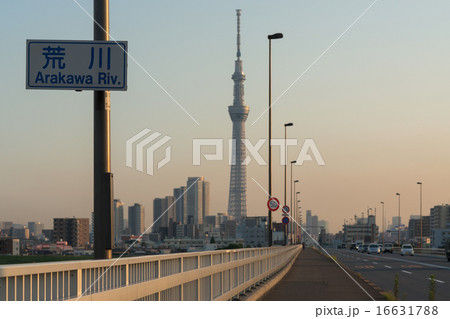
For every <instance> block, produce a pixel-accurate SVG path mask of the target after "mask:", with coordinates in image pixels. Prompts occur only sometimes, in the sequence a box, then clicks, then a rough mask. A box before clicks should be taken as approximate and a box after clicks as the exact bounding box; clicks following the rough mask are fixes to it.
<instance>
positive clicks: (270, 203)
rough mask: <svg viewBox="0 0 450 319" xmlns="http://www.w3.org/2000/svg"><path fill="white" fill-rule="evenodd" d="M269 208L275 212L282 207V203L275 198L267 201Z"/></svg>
mask: <svg viewBox="0 0 450 319" xmlns="http://www.w3.org/2000/svg"><path fill="white" fill-rule="evenodd" d="M267 207H269V209H270V210H271V211H273V212H274V211H276V210H277V209H278V208H279V207H280V201H279V200H278V199H276V198H275V197H272V198H269V200H268V201H267Z"/></svg>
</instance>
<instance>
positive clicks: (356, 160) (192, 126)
mask: <svg viewBox="0 0 450 319" xmlns="http://www.w3.org/2000/svg"><path fill="white" fill-rule="evenodd" d="M77 2H78V3H79V5H80V6H82V7H84V8H85V9H86V10H87V11H88V12H89V13H90V14H92V11H93V10H92V1H91V0H77ZM373 3H374V0H369V1H366V0H353V1H331V0H328V1H298V0H296V1H269V0H265V1H261V0H258V1H256V0H254V1H206V0H205V1H197V0H194V1H181V0H174V1H145V0H133V1H119V0H111V1H110V31H111V36H112V37H114V38H115V39H117V40H124V41H128V46H129V54H130V55H131V56H132V57H133V58H134V59H135V60H136V61H138V63H139V64H140V66H139V65H138V64H136V63H135V62H134V61H133V59H131V58H129V59H128V90H127V91H125V92H112V93H111V119H112V120H111V127H112V130H111V138H112V145H111V146H112V154H111V155H112V172H113V174H114V197H115V198H119V199H121V200H122V201H123V202H125V205H126V206H131V205H133V204H134V203H141V204H143V205H144V206H145V209H146V226H150V224H151V222H152V206H153V204H152V203H153V199H154V198H155V197H163V196H166V195H172V189H173V188H174V187H179V186H181V185H185V184H186V180H187V178H188V177H190V176H204V177H205V179H206V180H209V181H210V183H211V185H210V187H211V212H212V213H213V214H216V213H218V212H226V211H227V203H228V188H229V174H230V168H229V166H228V160H227V159H228V150H227V149H226V148H225V150H224V154H225V156H224V160H223V161H206V160H204V159H203V160H202V163H201V165H200V166H193V165H192V139H194V138H223V139H225V142H224V145H225V146H226V145H228V139H229V138H231V133H232V122H231V120H230V118H229V115H228V106H229V105H231V104H232V102H233V81H232V80H231V75H232V73H233V72H234V60H235V58H236V12H235V10H236V9H242V16H241V40H242V50H241V51H242V60H243V65H244V72H245V74H246V81H245V102H246V104H248V105H249V106H250V114H249V117H248V120H247V123H246V133H247V137H248V138H249V139H250V140H251V141H252V143H253V144H255V143H256V142H257V141H258V140H259V139H260V138H267V134H268V131H267V123H268V116H267V113H266V114H265V115H263V116H262V117H261V118H259V117H260V115H261V114H262V113H263V112H264V110H265V109H266V108H267V106H268V40H267V35H268V34H272V33H276V32H282V33H283V34H284V39H281V40H276V41H274V42H273V43H272V58H273V73H272V75H273V78H272V79H273V100H276V99H277V98H278V97H279V96H280V95H281V94H282V93H283V92H284V91H285V90H286V89H287V88H288V87H289V86H291V84H292V83H293V82H294V81H296V80H297V79H298V78H299V77H300V75H301V74H302V73H304V72H305V70H307V69H308V68H309V67H310V66H311V64H312V63H313V62H314V61H316V59H317V58H318V57H320V56H321V54H322V53H323V52H324V51H325V50H326V49H327V48H329V46H330V45H331V44H332V43H333V42H334V41H335V40H336V39H337V38H338V37H339V36H340V35H341V34H342V33H343V32H344V31H345V30H346V29H347V28H348V27H349V26H350V25H352V23H353V22H354V21H355V20H356V19H357V18H358V17H359V16H360V15H361V14H362V13H363V12H364V11H365V10H366V9H367V8H369V6H371V5H372V4H373ZM80 6H78V5H77V3H76V2H75V1H74V0H64V1H61V0H45V1H35V0H16V1H8V2H4V3H3V4H2V9H1V10H0V26H1V27H0V35H1V38H2V41H3V45H2V50H1V57H2V58H1V59H0V68H1V74H2V79H1V86H0V90H1V94H0V99H1V102H0V112H1V119H2V121H1V125H0V147H1V150H2V151H1V154H2V156H1V157H0V171H1V174H0V201H1V209H0V221H13V222H15V223H26V222H28V221H40V222H42V223H44V224H45V226H46V228H52V227H53V226H52V221H53V218H54V217H72V216H76V217H90V214H91V212H92V210H93V208H92V207H93V199H92V192H93V185H92V179H93V172H92V170H93V124H92V123H93V105H92V104H93V102H92V95H93V94H92V92H89V91H84V92H81V93H79V92H74V91H66V90H64V91H57V90H26V89H25V68H26V67H25V55H26V48H25V43H26V40H27V39H55V40H91V39H92V37H93V35H92V29H93V26H92V21H91V19H90V17H89V16H88V15H87V14H86V13H85V12H84V11H83V10H82V9H81V8H80ZM449 16H450V2H449V1H445V0H435V1H423V0H422V1H416V0H397V1H389V0H379V1H375V4H374V5H373V6H372V7H371V8H370V9H369V10H368V11H367V12H366V13H365V14H364V15H363V16H362V17H361V18H360V19H359V20H358V21H357V22H356V23H355V24H354V25H353V26H352V27H351V28H350V29H349V30H348V32H346V33H345V34H344V35H343V36H342V37H341V38H340V39H339V40H338V41H337V42H336V43H335V44H334V45H333V46H332V47H331V48H330V49H329V50H328V51H327V52H326V53H325V54H324V55H323V56H322V57H321V58H320V59H319V60H318V61H317V63H315V64H314V65H313V66H312V67H311V68H310V69H309V70H308V71H307V72H306V73H305V74H304V76H303V77H301V78H300V79H299V80H298V81H297V82H296V83H295V84H294V85H293V86H292V87H291V88H290V89H289V90H288V91H287V92H286V93H285V94H284V95H283V96H282V97H281V98H280V99H279V101H278V102H277V103H276V104H275V105H274V107H273V124H272V125H273V137H274V138H282V137H284V127H283V124H284V123H286V122H293V123H294V126H293V127H291V128H289V130H288V135H289V137H291V138H296V139H298V141H299V145H298V146H295V147H294V146H293V147H290V148H289V161H290V160H295V159H296V157H297V156H298V154H299V152H300V148H301V145H302V144H303V142H304V140H305V139H307V138H312V139H313V140H314V141H315V144H316V145H317V147H318V149H319V151H320V153H321V154H322V157H323V159H324V161H325V164H326V165H325V166H318V165H317V164H316V162H315V161H309V162H305V163H304V165H302V166H296V167H294V179H299V180H300V181H301V182H300V183H299V184H297V190H298V191H300V192H301V196H300V199H301V201H302V202H301V206H302V210H303V212H304V214H305V211H306V209H310V210H312V212H313V214H317V215H319V218H320V219H325V220H328V221H329V222H330V230H331V231H332V232H337V231H338V230H340V229H341V228H342V224H343V223H344V219H347V220H350V218H352V217H353V216H354V215H355V214H358V215H359V216H360V215H361V212H366V210H367V208H368V207H372V208H374V207H376V208H377V215H378V216H377V222H378V224H381V218H380V216H381V205H380V201H384V202H385V203H386V206H385V211H386V219H387V220H389V221H390V220H391V218H392V216H394V215H397V196H396V195H395V194H396V193H397V192H399V193H401V215H402V221H403V222H407V219H409V216H410V215H412V214H418V213H419V186H418V185H417V184H416V183H417V182H418V181H421V182H423V196H424V197H423V200H424V201H423V212H424V214H425V215H428V214H429V209H430V207H432V206H434V205H438V204H442V203H448V202H449V201H450V185H449V183H448V180H450V169H449V167H450V148H449V147H448V144H449V143H448V140H450V125H449V123H448V119H449V118H450V94H449V92H450V90H449V87H450V58H449V57H450V19H449ZM148 74H150V75H151V77H153V79H152V78H151V77H150V76H149V75H148ZM155 81H157V82H158V83H159V84H160V85H161V86H162V87H164V89H165V90H166V91H167V92H169V93H170V95H171V96H173V98H174V99H176V100H177V101H178V103H179V104H180V105H181V106H182V107H183V108H184V109H185V110H186V111H187V112H188V113H189V114H190V115H191V116H192V117H193V118H194V119H195V121H197V122H198V124H199V125H198V124H196V123H195V121H194V120H193V119H192V118H191V117H190V116H188V115H187V114H186V113H185V112H184V111H183V110H182V109H181V108H180V106H179V105H177V103H175V102H174V101H173V100H172V99H171V98H170V97H169V96H168V94H166V92H164V90H162V89H161V87H160V86H158V84H156V83H155ZM258 118H259V120H257V119H258ZM255 121H256V122H255ZM252 123H254V124H253V125H252ZM145 128H148V129H151V130H152V131H158V132H160V133H162V134H163V135H168V136H170V137H172V140H171V141H170V143H168V145H170V146H171V149H172V160H171V162H170V163H168V164H167V165H166V166H164V167H163V168H161V169H160V170H157V171H155V174H154V175H153V176H150V175H147V174H145V173H142V172H139V171H137V170H136V169H134V168H129V167H126V163H125V142H126V140H128V139H129V138H131V137H132V136H133V135H135V134H136V133H138V132H140V131H141V130H143V129H145ZM260 154H261V155H262V156H263V158H264V159H265V160H267V144H265V146H264V147H262V148H261V151H260ZM156 157H157V159H159V160H160V159H162V158H163V157H164V151H163V149H161V151H160V152H157V153H156ZM279 157H280V149H279V147H274V148H273V163H274V167H273V180H274V185H273V194H274V195H275V196H277V197H278V198H280V199H282V198H283V174H284V168H283V166H281V165H279ZM253 179H255V180H256V181H257V182H258V183H260V184H261V185H262V186H263V187H264V188H266V189H267V166H259V165H257V163H256V162H255V160H254V159H252V162H251V163H250V164H249V167H248V168H247V207H248V215H249V216H261V215H266V214H267V208H266V201H267V195H266V193H265V192H264V191H263V190H262V189H261V188H260V187H259V186H258V185H257V184H256V183H255V182H254V181H253ZM126 215H127V214H126ZM274 216H275V220H276V221H280V220H281V217H280V216H281V212H280V211H278V212H277V213H275V215H274ZM125 218H127V217H126V216H125Z"/></svg>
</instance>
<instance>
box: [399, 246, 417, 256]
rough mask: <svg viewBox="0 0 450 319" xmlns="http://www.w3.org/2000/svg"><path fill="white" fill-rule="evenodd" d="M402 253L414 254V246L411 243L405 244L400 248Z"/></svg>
mask: <svg viewBox="0 0 450 319" xmlns="http://www.w3.org/2000/svg"><path fill="white" fill-rule="evenodd" d="M400 255H402V256H404V255H411V256H414V248H413V246H412V245H411V244H403V245H402V249H401V250H400Z"/></svg>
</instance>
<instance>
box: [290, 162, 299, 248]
mask: <svg viewBox="0 0 450 319" xmlns="http://www.w3.org/2000/svg"><path fill="white" fill-rule="evenodd" d="M295 162H296V161H294V163H295ZM298 182H299V180H298V179H297V180H295V181H293V182H292V163H291V196H290V197H291V209H292V213H293V215H292V216H293V218H291V219H292V221H291V224H292V225H291V245H292V244H293V243H294V242H295V233H296V232H295V231H294V230H295V226H294V223H295V222H296V221H297V218H296V216H295V212H296V209H295V207H293V206H292V197H294V196H295V198H296V199H297V197H296V195H295V184H296V183H298ZM292 183H293V185H294V187H292ZM292 188H294V193H293V194H292ZM295 206H297V205H295ZM292 237H293V238H292Z"/></svg>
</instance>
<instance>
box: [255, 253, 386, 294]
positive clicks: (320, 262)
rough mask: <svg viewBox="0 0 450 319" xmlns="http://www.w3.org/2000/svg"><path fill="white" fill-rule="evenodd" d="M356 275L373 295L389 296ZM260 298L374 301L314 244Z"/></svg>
mask: <svg viewBox="0 0 450 319" xmlns="http://www.w3.org/2000/svg"><path fill="white" fill-rule="evenodd" d="M355 277H356V276H355ZM355 279H356V280H357V282H358V283H359V284H360V285H361V286H362V287H363V288H364V289H365V290H366V291H367V292H368V293H369V294H370V295H371V296H372V297H373V299H375V300H385V299H384V298H383V296H381V295H380V293H379V292H378V291H377V290H375V289H374V288H372V287H371V286H369V285H368V284H367V283H365V282H364V281H362V280H361V279H359V278H355ZM260 300H263V301H302V300H310V301H312V300H315V301H324V300H325V301H345V300H355V301H370V300H372V299H371V298H370V297H369V296H368V295H367V294H366V293H365V292H364V291H363V290H362V289H361V288H360V287H359V286H358V285H357V284H356V283H355V282H354V281H353V280H352V279H351V278H350V277H349V276H348V275H347V274H346V273H345V272H344V271H343V270H342V269H341V268H340V267H339V266H338V265H336V263H335V262H334V261H333V260H331V258H329V257H327V256H324V255H322V254H320V253H319V252H317V251H316V250H314V249H312V248H306V249H305V250H303V251H302V252H301V253H300V255H299V256H298V257H297V260H296V261H295V262H294V265H293V266H292V268H291V270H290V271H289V272H288V273H287V275H286V276H285V277H284V278H283V279H282V280H281V281H280V282H279V283H278V284H277V285H276V286H275V287H274V288H273V289H271V290H270V291H269V292H268V293H267V294H266V295H264V296H263V297H262V298H261V299H260Z"/></svg>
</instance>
